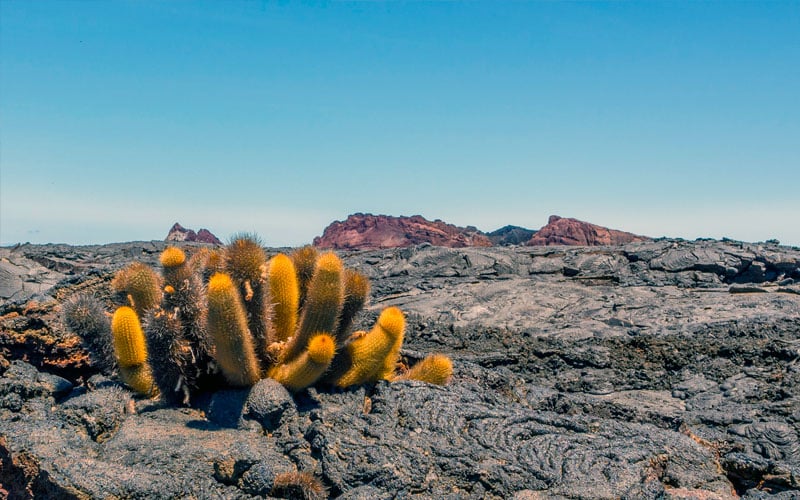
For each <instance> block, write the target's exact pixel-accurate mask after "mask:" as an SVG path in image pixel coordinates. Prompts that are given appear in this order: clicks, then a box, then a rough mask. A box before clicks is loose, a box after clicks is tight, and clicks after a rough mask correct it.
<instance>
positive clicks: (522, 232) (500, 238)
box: [486, 226, 536, 246]
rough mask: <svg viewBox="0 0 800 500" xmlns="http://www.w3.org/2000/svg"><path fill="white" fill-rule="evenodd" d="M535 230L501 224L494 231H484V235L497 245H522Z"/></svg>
mask: <svg viewBox="0 0 800 500" xmlns="http://www.w3.org/2000/svg"><path fill="white" fill-rule="evenodd" d="M534 234H536V231H535V230H533V229H526V228H524V227H519V226H503V227H501V228H500V229H498V230H496V231H492V232H491V233H486V236H487V237H488V238H489V240H490V241H491V242H492V244H493V245H497V246H508V245H523V244H525V243H526V242H528V240H530V239H531V238H532V237H533V235H534Z"/></svg>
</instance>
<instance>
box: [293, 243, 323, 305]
mask: <svg viewBox="0 0 800 500" xmlns="http://www.w3.org/2000/svg"><path fill="white" fill-rule="evenodd" d="M317 255H318V254H317V249H316V248H314V247H312V246H310V245H308V246H304V247H302V248H298V249H297V250H295V251H294V252H292V255H291V257H292V262H294V267H295V269H296V270H297V284H298V286H299V287H300V307H303V306H304V305H305V303H306V293H307V292H308V284H309V283H310V282H311V277H312V276H313V275H314V268H315V266H316V263H317Z"/></svg>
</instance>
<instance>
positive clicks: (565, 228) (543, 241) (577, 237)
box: [527, 215, 650, 246]
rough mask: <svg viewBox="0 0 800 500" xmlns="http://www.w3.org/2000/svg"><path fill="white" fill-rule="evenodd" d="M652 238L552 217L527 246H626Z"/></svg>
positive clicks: (575, 220) (574, 220)
mask: <svg viewBox="0 0 800 500" xmlns="http://www.w3.org/2000/svg"><path fill="white" fill-rule="evenodd" d="M649 239H650V238H648V237H646V236H639V235H636V234H633V233H626V232H625V231H617V230H616V229H608V228H607V227H602V226H597V225H595V224H590V223H588V222H583V221H580V220H577V219H569V218H561V217H559V216H558V215H551V216H550V219H549V220H548V221H547V225H546V226H544V227H543V228H541V229H540V230H539V231H538V232H537V233H536V234H535V235H534V236H533V237H532V238H531V239H530V240H528V242H527V244H528V245H531V246H548V245H584V246H600V245H624V244H626V243H633V242H636V241H648V240H649Z"/></svg>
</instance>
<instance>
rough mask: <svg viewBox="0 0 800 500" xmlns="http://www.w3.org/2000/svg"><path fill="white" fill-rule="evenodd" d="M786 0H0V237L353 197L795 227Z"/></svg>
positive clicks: (311, 231) (620, 221) (145, 224)
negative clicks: (594, 0) (299, 0)
mask: <svg viewBox="0 0 800 500" xmlns="http://www.w3.org/2000/svg"><path fill="white" fill-rule="evenodd" d="M798 89H800V2H786V3H781V2H744V3H736V2H688V3H679V2H663V3H662V2H613V3H591V2H588V3H558V2H335V3H328V2H307V3H297V2H277V3H275V2H188V1H186V2H181V1H164V2H155V1H116V2H94V1H82V2H68V1H58V2H47V1H37V2H27V1H18V0H1V1H0V120H2V122H0V244H2V245H8V244H13V243H16V242H24V241H30V242H34V243H36V242H39V243H44V242H66V243H104V242H111V241H128V240H149V239H161V238H163V237H164V236H165V235H166V232H167V230H168V229H169V227H170V226H171V225H172V223H174V222H175V221H180V222H181V223H182V224H183V225H184V226H187V227H192V228H194V229H198V228H199V227H207V228H209V229H210V230H211V231H212V232H214V233H215V234H217V235H218V236H220V237H221V238H226V237H228V236H230V235H231V234H233V233H235V232H239V231H255V232H257V233H258V234H260V235H261V237H262V238H263V240H264V241H265V243H266V244H269V245H298V244H303V243H307V242H309V241H310V240H311V239H312V238H313V237H314V236H316V235H319V234H321V232H322V230H323V228H324V227H325V226H326V225H327V224H328V223H330V222H331V221H333V220H337V219H338V220H341V219H344V218H345V217H346V216H347V215H348V214H350V213H353V212H372V213H383V214H391V215H413V214H422V215H423V216H425V217H428V218H430V219H435V218H440V219H443V220H445V221H447V222H451V223H454V224H458V225H468V224H469V225H475V226H477V227H478V228H480V229H482V230H485V231H491V230H494V229H497V228H498V227H500V226H503V225H506V224H515V225H521V226H526V227H530V228H534V229H536V228H539V227H541V226H542V225H544V224H545V223H546V222H547V217H548V216H549V215H550V214H558V215H561V216H565V217H576V218H580V219H583V220H588V221H591V222H595V223H598V224H601V225H605V226H609V227H614V228H618V229H624V230H628V231H633V232H637V233H641V234H646V235H650V236H674V237H684V238H696V237H723V236H727V237H731V238H736V239H742V240H746V241H758V240H764V239H768V238H778V239H779V240H781V241H782V242H783V243H787V244H794V245H800V195H798V193H800V90H798Z"/></svg>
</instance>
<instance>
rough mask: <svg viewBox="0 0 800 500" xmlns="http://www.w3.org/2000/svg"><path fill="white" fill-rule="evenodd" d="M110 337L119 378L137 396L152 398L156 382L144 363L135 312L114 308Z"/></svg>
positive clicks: (130, 309) (143, 342) (143, 353)
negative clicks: (111, 337)
mask: <svg viewBox="0 0 800 500" xmlns="http://www.w3.org/2000/svg"><path fill="white" fill-rule="evenodd" d="M111 334H112V336H113V338H114V353H115V354H116V357H117V363H118V364H119V374H120V378H121V379H122V381H123V382H124V383H125V384H126V385H127V386H128V387H130V388H131V389H133V390H134V391H136V392H138V393H139V394H142V395H145V396H152V395H153V394H154V391H155V382H154V381H153V373H152V372H151V371H150V365H148V364H147V344H146V343H145V339H144V332H143V331H142V325H141V323H140V322H139V316H137V315H136V311H134V310H133V309H132V308H130V307H127V306H123V307H120V308H119V309H117V310H116V311H115V312H114V316H113V317H112V318H111Z"/></svg>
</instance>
